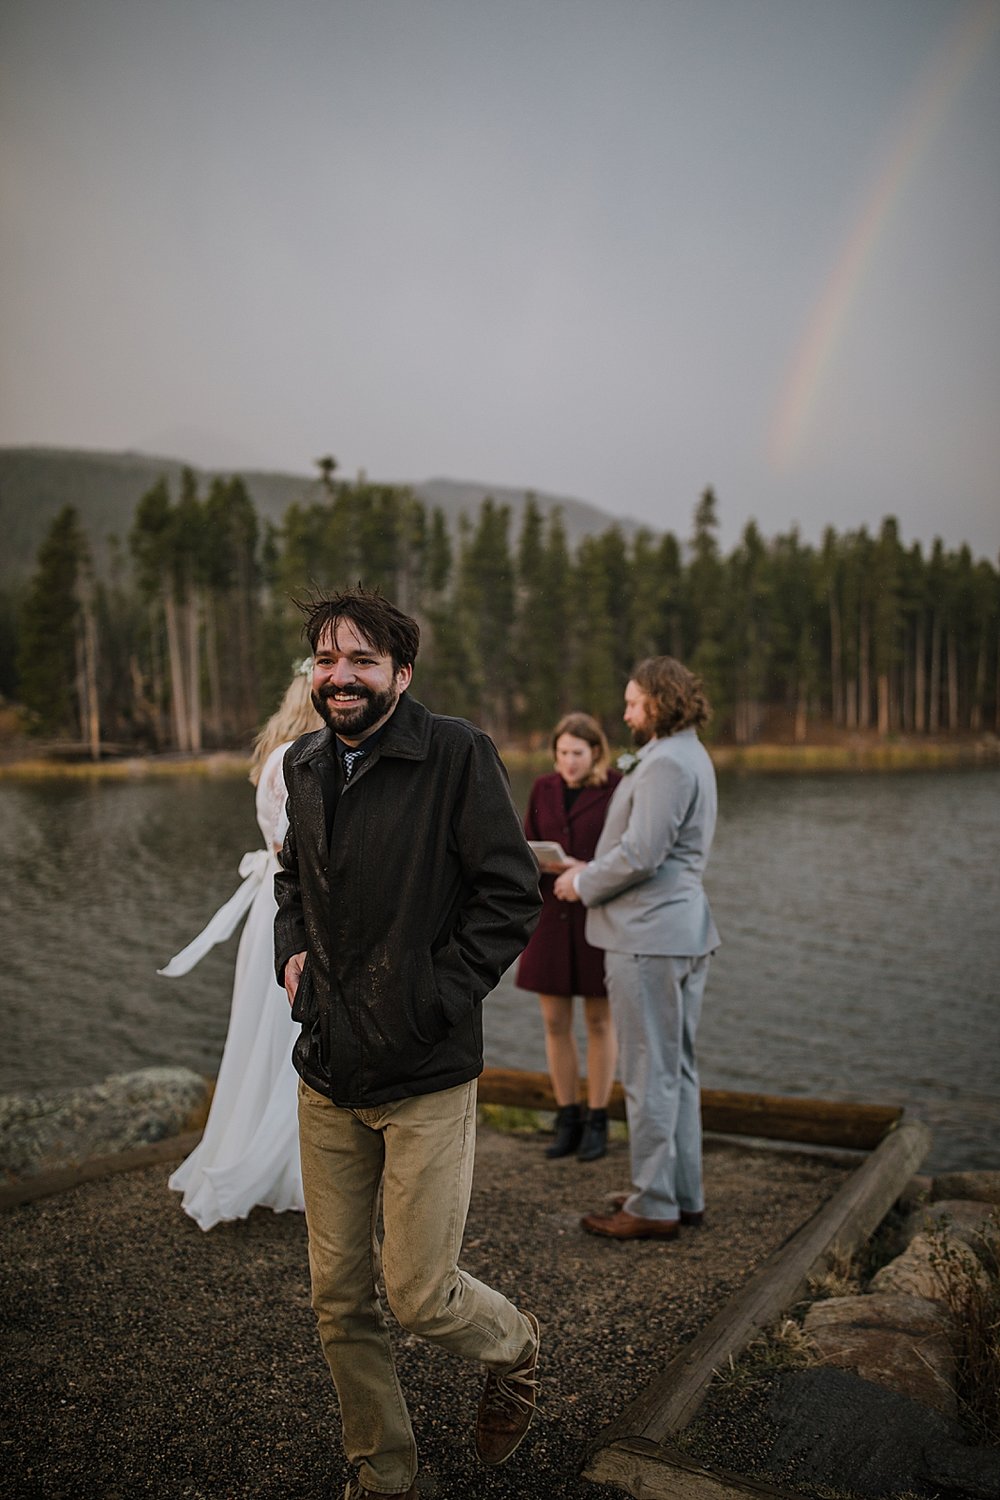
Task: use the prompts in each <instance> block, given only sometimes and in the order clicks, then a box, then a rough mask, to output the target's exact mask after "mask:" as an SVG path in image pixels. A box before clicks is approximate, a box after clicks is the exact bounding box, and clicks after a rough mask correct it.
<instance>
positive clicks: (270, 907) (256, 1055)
mask: <svg viewBox="0 0 1000 1500" xmlns="http://www.w3.org/2000/svg"><path fill="white" fill-rule="evenodd" d="M290 743H291V741H288V742H287V743H286V744H283V745H279V746H278V747H277V748H276V749H275V750H272V752H271V754H270V755H269V756H268V758H267V760H266V761H265V762H264V766H263V769H262V771H261V775H260V780H259V782H258V783H257V799H256V805H257V822H258V823H259V824H260V830H261V833H262V834H263V835H264V843H265V846H266V847H265V848H263V849H257V850H255V851H254V852H253V853H252V854H245V855H244V856H243V858H242V859H241V861H240V874H241V875H243V876H244V877H245V879H244V882H243V884H242V886H241V887H240V889H239V890H238V891H237V892H236V894H235V895H234V896H232V897H231V898H230V900H229V901H227V902H226V904H225V906H223V907H221V908H220V910H219V911H217V912H216V914H215V916H214V917H213V918H212V920H211V921H210V922H209V924H208V926H207V927H206V928H205V930H204V932H202V933H200V934H199V935H198V937H196V938H195V939H194V941H193V942H191V943H189V944H188V946H187V947H186V948H184V949H183V950H182V951H181V952H180V953H178V954H177V955H176V957H174V958H172V959H171V960H170V963H169V964H168V965H167V966H166V968H165V969H160V970H158V972H159V973H160V974H165V975H167V977H168V978H174V977H176V976H178V975H180V974H186V973H187V972H188V970H189V969H192V968H193V967H194V965H195V964H196V963H197V962H198V960H199V959H200V958H202V957H203V956H204V955H205V954H206V953H207V952H208V950H209V949H210V948H212V947H213V946H214V945H215V944H216V943H219V942H222V941H223V940H224V939H225V938H227V937H229V936H230V934H231V933H232V932H234V931H235V929H236V926H237V924H238V923H239V921H240V918H241V917H242V916H243V914H244V913H245V912H248V915H247V920H246V926H245V927H244V929H243V936H242V937H241V938H240V946H239V950H238V952H237V954H236V974H235V978H234V980H233V1003H232V1009H231V1011H230V1016H229V1031H228V1033H227V1036H226V1046H225V1050H224V1052H223V1054H222V1062H221V1063H220V1065H219V1076H218V1080H217V1082H216V1085H215V1095H214V1097H213V1099H212V1107H211V1110H210V1112H209V1116H208V1122H207V1124H206V1126H205V1131H204V1134H203V1136H202V1138H201V1140H200V1142H199V1143H198V1145H197V1146H196V1147H195V1149H194V1151H192V1153H191V1155H190V1156H189V1157H187V1159H186V1160H185V1161H184V1162H182V1163H181V1165H180V1166H179V1167H178V1168H177V1171H176V1172H174V1173H173V1174H172V1176H171V1177H170V1179H169V1186H170V1187H171V1188H173V1189H174V1191H175V1192H178V1193H183V1195H184V1196H183V1198H182V1199H181V1205H182V1207H183V1208H184V1210H185V1212H186V1213H189V1214H190V1215H191V1217H192V1219H194V1220H196V1222H197V1223H198V1224H199V1225H200V1226H201V1228H202V1229H211V1227H212V1225H213V1224H217V1223H218V1222H219V1220H220V1219H244V1218H246V1216H247V1214H248V1213H249V1212H250V1210H251V1209H252V1208H254V1207H255V1206H256V1205H257V1204H260V1205H262V1206H263V1207H264V1208H273V1209H274V1211H275V1213H282V1212H284V1210H285V1209H290V1208H293V1209H301V1208H302V1207H303V1199H302V1172H301V1169H300V1167H299V1136H298V1119H297V1083H298V1078H297V1074H296V1072H295V1069H294V1068H293V1067H292V1062H291V1054H292V1045H293V1043H294V1041H295V1037H296V1033H297V1027H296V1025H295V1023H294V1022H293V1021H292V1019H291V1016H290V1014H289V1006H288V998H287V996H286V994H285V991H284V989H283V988H282V987H281V986H280V985H279V984H278V983H277V981H276V979H275V977H274V915H275V911H276V909H277V908H276V906H275V900H274V872H275V870H276V869H277V868H278V860H277V851H278V850H279V849H280V848H281V845H282V842H283V840H284V837H285V833H286V831H287V828H288V818H287V816H286V813H285V796H286V794H285V784H284V781H283V780H282V775H281V762H282V759H283V757H284V754H285V751H286V750H287V749H288V745H289V744H290Z"/></svg>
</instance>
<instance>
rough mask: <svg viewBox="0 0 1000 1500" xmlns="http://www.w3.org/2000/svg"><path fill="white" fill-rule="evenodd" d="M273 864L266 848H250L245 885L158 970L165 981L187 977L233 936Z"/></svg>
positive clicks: (242, 867) (242, 868) (243, 868)
mask: <svg viewBox="0 0 1000 1500" xmlns="http://www.w3.org/2000/svg"><path fill="white" fill-rule="evenodd" d="M270 865H271V855H270V854H269V853H268V851H267V850H266V849H251V851H250V852H249V854H244V856H243V858H242V859H241V860H240V874H241V875H242V876H244V877H245V878H244V881H243V884H242V885H241V886H240V888H239V890H237V891H234V893H233V894H232V895H231V896H230V898H229V900H228V901H227V902H226V904H225V905H224V906H220V907H219V910H218V911H217V912H216V913H215V916H214V917H212V918H211V919H210V920H209V922H208V925H207V926H206V927H204V928H203V929H202V931H201V932H199V934H198V936H197V937H196V938H193V939H192V941H191V942H190V943H188V945H187V947H186V948H182V949H181V951H180V952H179V953H175V954H174V956H173V958H172V959H171V960H170V962H169V963H168V964H167V966H166V968H163V969H157V971H156V972H157V974H162V975H163V976H164V977H165V978H166V979H177V978H179V976H180V975H181V974H187V973H188V971H189V970H191V969H193V968H194V966H195V964H196V963H197V962H198V961H199V959H202V958H204V957H205V954H206V953H207V952H208V950H209V949H210V948H214V947H215V945H216V943H224V942H225V941H226V938H227V937H231V936H232V935H233V933H234V932H235V931H236V928H237V927H238V926H239V923H240V920H241V919H242V918H243V917H244V916H245V915H246V913H247V912H248V911H249V909H250V906H251V903H252V902H253V898H254V896H256V894H257V891H258V889H259V887H260V886H261V885H263V883H264V880H265V878H266V876H267V872H268V869H269V868H270Z"/></svg>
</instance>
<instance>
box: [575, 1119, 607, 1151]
mask: <svg viewBox="0 0 1000 1500" xmlns="http://www.w3.org/2000/svg"><path fill="white" fill-rule="evenodd" d="M607 1149H608V1112H607V1110H606V1109H591V1110H588V1111H587V1123H586V1125H585V1126H584V1127H583V1135H582V1137H581V1139H580V1149H579V1150H578V1151H577V1153H576V1157H577V1161H597V1159H598V1157H600V1156H603V1155H604V1154H605V1152H606V1151H607Z"/></svg>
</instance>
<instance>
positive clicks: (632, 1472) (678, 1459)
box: [602, 1438, 802, 1500]
mask: <svg viewBox="0 0 1000 1500" xmlns="http://www.w3.org/2000/svg"><path fill="white" fill-rule="evenodd" d="M602 1457H603V1459H604V1472H603V1482H604V1483H605V1484H616V1485H617V1486H618V1488H619V1489H622V1490H626V1491H627V1492H628V1493H629V1494H630V1495H637V1496H641V1497H642V1500H802V1497H801V1495H800V1494H798V1493H796V1492H792V1491H790V1490H783V1489H777V1488H776V1487H775V1486H774V1485H773V1484H765V1483H764V1482H763V1481H762V1480H759V1479H748V1478H746V1477H745V1476H744V1475H742V1474H732V1473H730V1471H729V1470H728V1469H718V1468H716V1466H715V1465H714V1464H700V1463H697V1462H696V1461H695V1460H694V1459H693V1458H691V1457H690V1456H689V1455H688V1454H686V1453H682V1452H681V1451H680V1450H679V1449H677V1448H674V1447H672V1446H671V1445H669V1444H662V1443H651V1442H648V1441H647V1440H646V1439H645V1438H634V1439H632V1441H631V1442H628V1443H616V1444H615V1446H614V1447H613V1448H608V1449H605V1451H604V1454H603V1455H602Z"/></svg>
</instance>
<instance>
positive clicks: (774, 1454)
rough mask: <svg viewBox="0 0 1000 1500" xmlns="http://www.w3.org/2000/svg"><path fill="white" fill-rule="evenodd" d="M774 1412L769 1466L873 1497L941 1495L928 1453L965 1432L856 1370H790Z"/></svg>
mask: <svg viewBox="0 0 1000 1500" xmlns="http://www.w3.org/2000/svg"><path fill="white" fill-rule="evenodd" d="M767 1414H768V1416H769V1418H770V1420H771V1422H772V1423H773V1425H774V1434H775V1436H774V1442H773V1444H772V1447H771V1452H770V1455H769V1460H768V1462H769V1468H770V1469H771V1471H772V1472H774V1473H780V1474H781V1478H782V1482H783V1483H784V1484H785V1485H787V1484H788V1483H789V1481H790V1482H791V1484H793V1485H794V1486H796V1487H801V1486H803V1485H806V1484H809V1485H825V1486H827V1487H828V1488H830V1487H832V1488H834V1489H835V1490H836V1491H837V1493H848V1494H851V1495H859V1496H869V1497H873V1500H874V1497H879V1500H882V1497H884V1496H886V1495H899V1494H903V1493H905V1494H907V1495H909V1496H913V1497H917V1496H920V1497H927V1500H931V1497H934V1500H939V1497H940V1490H939V1489H938V1487H937V1485H932V1484H931V1483H929V1482H928V1479H927V1477H926V1471H925V1469H924V1463H923V1451H924V1449H925V1447H926V1446H927V1445H928V1444H930V1443H934V1444H935V1445H936V1446H939V1445H942V1444H944V1443H947V1442H948V1440H949V1439H951V1440H954V1439H955V1438H956V1437H958V1436H959V1432H958V1429H957V1427H956V1424H955V1423H953V1422H950V1421H949V1420H948V1419H947V1418H945V1417H943V1416H941V1415H940V1414H939V1413H938V1412H936V1411H933V1410H928V1409H927V1408H926V1407H924V1406H920V1405H918V1403H917V1402H915V1401H910V1400H909V1399H908V1398H907V1397H905V1396H900V1395H898V1394H897V1393H896V1392H895V1391H887V1390H883V1389H882V1388H881V1386H878V1385H872V1384H871V1383H870V1382H869V1381H867V1380H862V1379H861V1378H860V1376H858V1375H855V1374H854V1373H853V1371H849V1370H835V1369H823V1368H817V1369H808V1370H785V1371H782V1372H781V1373H780V1374H779V1375H778V1377H777V1379H776V1380H775V1383H774V1386H773V1388H772V1392H771V1397H770V1400H769V1403H768V1411H767Z"/></svg>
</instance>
